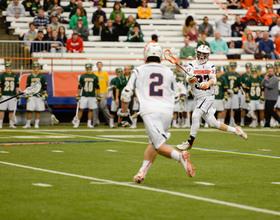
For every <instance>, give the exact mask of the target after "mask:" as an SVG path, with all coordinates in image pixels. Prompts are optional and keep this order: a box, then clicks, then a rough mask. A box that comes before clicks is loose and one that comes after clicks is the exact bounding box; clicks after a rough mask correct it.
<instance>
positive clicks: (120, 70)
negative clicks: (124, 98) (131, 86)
mask: <svg viewBox="0 0 280 220" xmlns="http://www.w3.org/2000/svg"><path fill="white" fill-rule="evenodd" d="M122 74H123V70H122V68H117V69H116V75H117V76H120V75H122Z"/></svg>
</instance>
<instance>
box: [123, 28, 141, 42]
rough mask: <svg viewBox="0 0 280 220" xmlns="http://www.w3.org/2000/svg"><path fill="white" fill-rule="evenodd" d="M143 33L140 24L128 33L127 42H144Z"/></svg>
mask: <svg viewBox="0 0 280 220" xmlns="http://www.w3.org/2000/svg"><path fill="white" fill-rule="evenodd" d="M143 37H144V35H143V33H142V31H141V30H140V28H139V25H138V24H135V25H134V27H133V28H132V29H131V30H129V31H128V33H127V40H126V41H127V42H144V40H143Z"/></svg>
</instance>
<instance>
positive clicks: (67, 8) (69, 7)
mask: <svg viewBox="0 0 280 220" xmlns="http://www.w3.org/2000/svg"><path fill="white" fill-rule="evenodd" d="M75 6H77V3H76V0H70V1H69V5H67V6H65V7H63V11H64V12H71V11H72V10H73V8H74V7H75Z"/></svg>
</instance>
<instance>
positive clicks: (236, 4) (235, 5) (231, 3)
mask: <svg viewBox="0 0 280 220" xmlns="http://www.w3.org/2000/svg"><path fill="white" fill-rule="evenodd" d="M240 7H241V4H240V0H227V8H228V9H239V8H240Z"/></svg>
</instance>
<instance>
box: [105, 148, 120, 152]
mask: <svg viewBox="0 0 280 220" xmlns="http://www.w3.org/2000/svg"><path fill="white" fill-rule="evenodd" d="M106 151H108V152H118V151H117V150H111V149H108V150H106Z"/></svg>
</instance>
